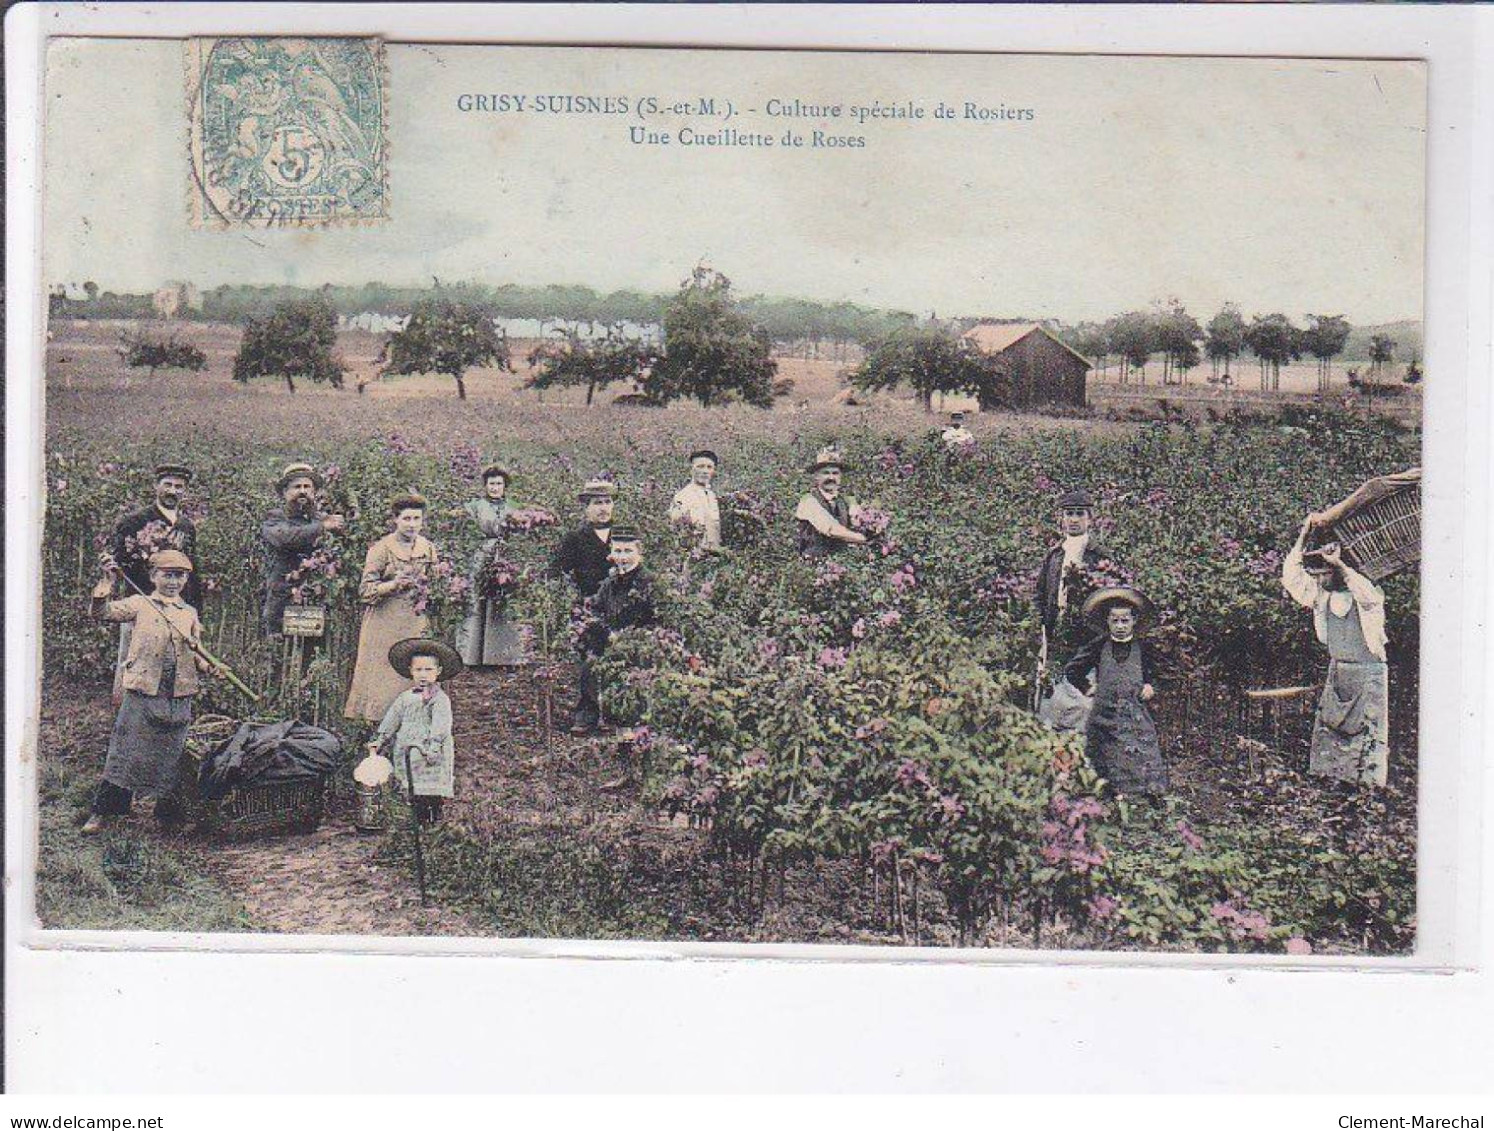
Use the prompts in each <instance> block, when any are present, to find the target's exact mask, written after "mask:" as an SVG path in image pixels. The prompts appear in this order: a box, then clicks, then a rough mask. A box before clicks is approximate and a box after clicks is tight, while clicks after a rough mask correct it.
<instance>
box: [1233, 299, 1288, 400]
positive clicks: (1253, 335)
mask: <svg viewBox="0 0 1494 1131" xmlns="http://www.w3.org/2000/svg"><path fill="white" fill-rule="evenodd" d="M1245 344H1246V345H1247V346H1249V347H1250V352H1251V353H1253V354H1255V356H1256V358H1257V360H1259V362H1260V365H1261V391H1262V392H1264V391H1266V390H1267V389H1280V388H1281V365H1282V362H1285V361H1290V360H1292V359H1293V358H1295V357H1300V356H1301V351H1302V340H1301V334H1300V332H1299V331H1298V330H1297V327H1295V326H1293V325H1292V321H1291V319H1290V318H1288V317H1287V316H1286V315H1285V314H1267V315H1264V316H1262V315H1256V317H1255V318H1253V319H1251V322H1250V325H1249V326H1248V327H1247V328H1246V330H1245Z"/></svg>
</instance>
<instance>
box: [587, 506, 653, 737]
mask: <svg viewBox="0 0 1494 1131" xmlns="http://www.w3.org/2000/svg"><path fill="white" fill-rule="evenodd" d="M611 546H612V548H611V553H610V558H611V561H612V570H611V572H610V573H608V575H607V578H606V580H605V581H603V582H602V584H601V586H600V587H599V588H598V589H597V591H596V594H595V595H594V596H592V597H590V598H589V599H588V600H587V601H586V604H585V606H584V609H583V612H582V616H583V617H584V618H585V619H584V621H583V624H582V628H581V638H580V642H579V648H580V652H581V658H580V688H579V691H578V693H577V696H576V711H575V715H574V716H573V718H572V721H571V733H572V734H594V733H596V731H597V728H598V727H599V726H600V725H601V721H602V712H601V703H600V700H599V696H598V691H599V689H598V687H597V677H596V669H595V664H596V661H597V660H598V659H599V658H600V657H601V655H602V653H603V652H605V651H606V650H607V644H608V642H609V641H610V640H611V638H612V634H613V633H614V632H618V631H621V630H622V629H624V628H633V627H635V626H638V625H647V624H651V623H653V619H654V595H653V585H652V583H651V582H650V581H649V578H648V575H647V574H646V573H644V572H643V569H642V566H643V543H642V542H641V541H640V540H639V537H638V534H637V532H636V531H633V530H630V529H627V528H626V527H621V526H618V527H614V528H613V530H612V544H611Z"/></svg>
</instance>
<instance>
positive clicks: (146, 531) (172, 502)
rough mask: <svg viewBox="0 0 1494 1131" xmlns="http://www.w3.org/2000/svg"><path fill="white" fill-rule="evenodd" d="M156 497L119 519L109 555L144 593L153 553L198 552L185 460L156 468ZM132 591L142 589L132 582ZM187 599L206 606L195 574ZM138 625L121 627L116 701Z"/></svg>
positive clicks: (189, 582)
mask: <svg viewBox="0 0 1494 1131" xmlns="http://www.w3.org/2000/svg"><path fill="white" fill-rule="evenodd" d="M155 482H156V497H155V501H154V502H152V503H151V504H150V506H147V507H141V508H140V509H139V510H134V511H130V512H129V513H127V514H125V515H123V516H121V517H120V519H119V521H118V522H116V523H115V524H114V530H113V533H112V535H111V537H110V539H109V556H110V559H111V560H112V561H113V562H114V564H115V565H117V566H118V567H119V570H120V572H121V573H122V574H123V575H124V576H125V577H126V578H128V579H129V581H130V582H133V583H134V585H135V587H136V589H138V590H139V591H140V592H142V593H149V592H150V590H151V580H150V556H151V555H152V554H154V553H156V552H157V551H158V550H179V551H181V552H182V553H183V554H186V555H187V556H188V557H189V558H190V557H192V556H194V555H195V554H196V552H197V528H196V527H195V526H194V525H193V524H192V520H191V519H190V518H188V517H187V516H186V515H185V514H183V513H182V509H183V506H184V504H185V503H186V498H187V487H188V486H189V485H190V484H191V482H192V470H191V468H188V467H186V466H184V465H183V464H180V463H163V464H159V465H158V466H157V467H156V471H155ZM125 588H126V590H127V595H128V594H133V593H134V592H135V591H136V589H131V588H130V587H129V586H128V585H126V587H125ZM182 600H183V601H185V602H186V603H187V604H189V605H191V606H192V607H193V608H194V609H199V610H200V609H201V608H202V585H201V583H200V582H199V581H198V579H197V575H196V574H195V573H190V574H188V575H187V582H186V586H185V587H184V588H183V590H182ZM133 631H134V625H133V624H132V623H131V622H130V621H123V622H121V623H120V626H119V655H118V658H117V660H116V662H115V665H114V701H115V702H116V703H118V702H120V701H121V699H122V697H123V692H124V684H123V682H122V681H123V675H124V664H125V658H126V656H128V654H129V651H130V635H131V633H132V632H133Z"/></svg>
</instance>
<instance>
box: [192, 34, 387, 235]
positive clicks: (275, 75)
mask: <svg viewBox="0 0 1494 1131" xmlns="http://www.w3.org/2000/svg"><path fill="white" fill-rule="evenodd" d="M186 51H187V55H186V74H187V100H188V109H189V113H190V116H191V157H192V161H191V183H190V185H189V186H188V193H189V201H190V208H191V213H192V224H193V226H194V227H199V228H274V227H317V226H321V225H325V224H342V223H349V222H353V223H358V222H364V221H370V220H384V219H387V218H388V215H389V188H388V176H387V164H386V161H387V158H386V144H385V131H386V128H387V124H388V103H387V98H388V89H387V83H386V80H385V71H384V49H383V44H382V43H381V42H380V41H379V40H376V39H292V38H234V39H192V40H188V41H187V47H186Z"/></svg>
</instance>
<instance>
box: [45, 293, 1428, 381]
mask: <svg viewBox="0 0 1494 1131" xmlns="http://www.w3.org/2000/svg"><path fill="white" fill-rule="evenodd" d="M82 289H83V290H84V292H85V296H86V297H84V298H73V297H68V296H67V295H66V294H65V293H63V292H62V291H61V289H60V288H59V289H57V290H54V292H53V293H52V294H51V296H50V300H49V313H50V314H51V315H52V316H53V317H57V318H78V319H151V318H156V317H161V314H160V312H159V311H158V309H157V307H156V293H118V292H114V291H102V290H100V289H99V288H98V286H97V285H96V284H93V283H84V284H83V285H82ZM164 289H165V290H168V291H169V290H171V289H173V288H172V287H168V288H164ZM174 289H176V290H177V291H178V294H179V296H180V300H179V301H178V302H177V303H176V304H175V307H176V308H175V310H174V311H173V312H172V313H171V315H170V317H172V318H175V319H178V320H182V321H188V322H223V323H232V324H243V323H246V322H248V321H249V320H250V319H251V318H264V317H266V316H267V315H269V314H270V312H271V311H272V310H273V309H274V308H275V307H276V306H277V305H279V304H281V303H284V302H287V301H291V300H295V299H302V298H308V297H311V296H313V295H320V296H322V297H324V298H326V300H327V301H328V302H330V303H331V305H332V308H333V309H334V310H335V311H336V312H337V313H338V314H339V315H342V316H345V317H349V318H351V317H355V316H357V315H360V314H377V315H384V316H389V317H401V316H404V315H407V314H409V312H410V311H411V309H413V308H414V307H415V305H416V303H418V302H419V301H421V300H422V299H424V298H428V297H429V296H430V295H431V293H432V291H433V290H435V289H440V290H442V291H444V292H445V293H446V294H447V296H448V297H449V298H452V299H455V300H457V301H468V302H473V303H479V304H481V305H483V306H485V307H487V308H488V309H489V310H491V311H492V314H493V316H494V317H497V318H510V319H525V320H533V321H536V322H540V323H546V322H553V323H556V324H557V325H558V326H560V325H572V326H577V325H589V326H593V327H596V326H606V325H613V324H622V323H634V324H638V325H657V324H658V323H659V321H660V320H661V318H662V317H663V312H664V309H665V307H666V305H667V304H668V303H669V301H670V299H671V298H673V293H672V292H671V293H662V292H661V293H657V294H650V293H647V292H643V291H636V290H626V289H625V290H617V291H604V292H599V291H596V290H594V289H593V288H591V287H587V286H582V285H566V284H553V283H552V284H548V285H545V286H525V285H520V284H515V283H506V284H502V285H497V286H494V285H490V284H482V283H455V284H451V283H440V282H437V283H435V284H434V285H433V286H424V287H415V286H393V285H389V284H385V283H364V284H362V285H360V286H336V285H331V284H327V285H324V286H321V287H304V286H290V285H247V284H223V285H221V286H218V287H213V288H211V289H208V290H202V291H198V290H196V289H195V288H190V287H186V286H177V287H175V288H174ZM738 302H739V309H740V310H741V312H742V314H744V315H745V316H747V317H748V318H750V319H751V320H752V321H753V322H755V323H756V324H758V325H760V326H761V327H762V328H763V329H764V330H766V331H767V333H768V335H769V336H770V337H771V338H772V339H773V340H774V341H775V342H780V343H800V342H803V343H812V344H817V343H836V344H850V343H856V344H860V345H866V344H868V343H873V342H876V341H879V340H881V339H884V338H886V337H887V336H888V335H890V334H892V333H894V332H896V331H898V330H902V329H906V328H908V327H912V326H918V325H929V324H942V325H944V326H947V327H950V328H952V329H956V330H963V329H965V328H968V327H969V326H974V325H976V324H977V323H979V322H983V321H984V322H996V323H1017V322H1022V323H1026V322H1031V323H1036V324H1038V325H1040V326H1043V327H1044V328H1045V329H1047V330H1049V331H1050V332H1052V333H1053V334H1055V335H1056V336H1058V337H1059V338H1061V339H1062V340H1063V341H1064V342H1065V343H1066V344H1068V345H1069V346H1071V347H1073V348H1074V349H1075V350H1077V351H1078V352H1079V353H1081V354H1084V355H1085V356H1086V357H1090V358H1092V359H1094V360H1095V362H1096V365H1097V367H1098V368H1100V369H1101V370H1102V371H1103V370H1104V369H1106V368H1108V364H1109V358H1112V357H1114V358H1116V359H1119V358H1121V357H1123V356H1124V353H1125V350H1124V346H1125V345H1126V344H1127V341H1128V340H1129V341H1137V335H1144V336H1145V337H1146V338H1150V339H1151V341H1148V342H1145V343H1144V344H1138V346H1137V347H1136V348H1145V346H1146V345H1151V346H1152V350H1151V351H1149V352H1158V353H1162V354H1164V355H1166V354H1167V353H1168V352H1169V348H1168V344H1167V342H1168V338H1169V331H1170V330H1171V331H1176V329H1177V328H1178V327H1179V325H1181V326H1183V327H1184V328H1185V330H1184V333H1185V334H1186V335H1187V336H1189V337H1191V334H1189V333H1188V331H1191V330H1192V329H1193V328H1195V327H1196V328H1198V330H1199V333H1198V337H1197V338H1196V339H1195V340H1196V341H1197V343H1198V345H1200V346H1204V345H1206V338H1207V329H1206V328H1210V324H1209V323H1204V324H1202V325H1200V324H1199V323H1198V322H1197V321H1196V320H1194V318H1193V317H1192V316H1191V315H1189V314H1187V312H1186V311H1184V310H1183V308H1182V305H1181V304H1180V303H1178V302H1176V301H1175V300H1174V301H1172V302H1171V303H1169V304H1167V305H1165V306H1164V305H1163V304H1160V303H1158V304H1153V307H1152V308H1151V309H1150V310H1137V311H1128V312H1124V313H1120V314H1117V315H1115V316H1114V317H1113V318H1110V319H1107V320H1103V321H1082V322H1074V323H1068V322H1063V321H1061V320H1058V319H1053V318H1023V317H1016V316H989V315H987V316H981V315H963V316H956V317H950V318H944V319H940V318H938V317H937V316H935V315H932V314H931V315H929V316H925V317H920V316H919V315H917V314H914V313H912V312H911V311H905V310H895V309H885V308H877V307H868V306H861V305H859V304H856V303H851V302H828V303H827V302H817V301H815V300H813V299H804V298H785V297H779V296H770V295H753V296H748V297H744V298H742V299H740V300H738ZM1232 309H1236V308H1234V307H1233V304H1226V306H1225V310H1232ZM1261 318H1262V319H1280V320H1281V321H1283V322H1285V323H1286V324H1287V325H1291V322H1290V319H1287V317H1286V316H1285V315H1279V314H1263V315H1262V316H1261ZM1217 320H1218V319H1217V316H1215V321H1216V322H1217ZM1340 321H1341V320H1340ZM1387 335H1388V336H1389V337H1391V338H1392V339H1394V341H1395V343H1396V346H1397V347H1398V349H1397V352H1398V353H1404V354H1405V355H1406V356H1409V357H1411V358H1413V359H1414V358H1419V357H1420V355H1421V348H1422V327H1421V323H1420V321H1419V320H1415V319H1406V320H1401V321H1397V322H1391V323H1381V324H1375V325H1368V324H1367V325H1352V326H1350V329H1349V333H1348V335H1347V338H1346V340H1345V341H1344V342H1343V344H1342V346H1341V348H1340V350H1339V351H1337V353H1336V356H1337V357H1339V358H1342V359H1343V360H1344V361H1356V362H1357V361H1371V360H1373V354H1372V346H1371V342H1372V339H1373V338H1375V337H1376V336H1380V337H1382V338H1383V337H1385V336H1387ZM1172 336H1174V337H1175V336H1176V335H1175V334H1173V335H1172ZM1204 352H1207V351H1206V350H1205V351H1204ZM1182 361H1183V364H1184V366H1185V367H1186V368H1191V367H1192V366H1191V364H1189V363H1193V364H1196V360H1195V357H1194V356H1192V355H1190V352H1189V351H1188V350H1187V349H1186V348H1184V349H1183V350H1182Z"/></svg>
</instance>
